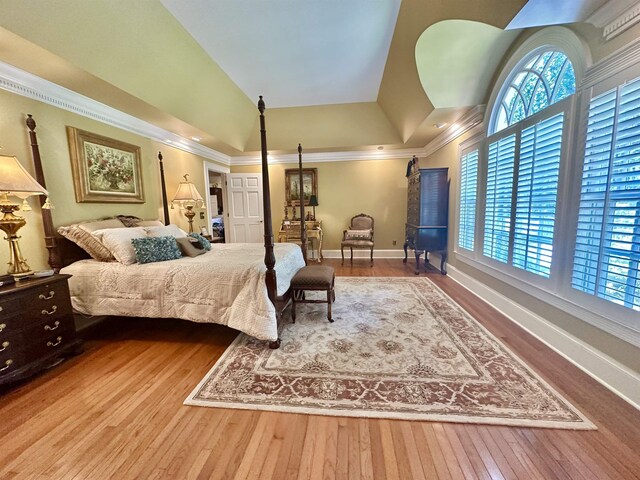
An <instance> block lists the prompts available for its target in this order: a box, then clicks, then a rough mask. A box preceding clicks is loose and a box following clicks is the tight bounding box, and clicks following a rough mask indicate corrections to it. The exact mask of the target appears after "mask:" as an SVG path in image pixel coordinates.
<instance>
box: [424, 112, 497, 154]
mask: <svg viewBox="0 0 640 480" xmlns="http://www.w3.org/2000/svg"><path fill="white" fill-rule="evenodd" d="M484 110H485V105H477V106H475V107H473V108H471V109H470V110H469V111H467V112H466V113H465V114H464V115H462V116H461V117H460V118H459V119H458V120H457V121H456V122H454V123H453V124H452V125H451V126H450V127H449V128H447V129H446V130H445V131H444V132H442V133H441V134H440V135H438V136H437V137H436V138H434V139H433V140H431V141H430V142H429V143H428V144H427V145H426V146H425V147H424V148H423V149H422V155H423V156H426V157H428V156H429V155H432V154H434V153H435V152H437V151H438V150H440V149H441V148H442V147H444V146H445V145H447V144H449V143H451V142H453V141H454V140H455V139H456V138H458V137H460V136H461V135H463V134H465V133H467V132H468V131H469V130H471V129H472V128H474V127H477V126H478V125H480V124H481V123H482V120H483V119H484Z"/></svg>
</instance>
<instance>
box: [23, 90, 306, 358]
mask: <svg viewBox="0 0 640 480" xmlns="http://www.w3.org/2000/svg"><path fill="white" fill-rule="evenodd" d="M258 110H259V112H260V140H261V158H262V188H263V208H264V266H262V267H261V266H260V265H258V264H257V262H256V261H255V260H256V252H257V250H256V246H257V245H258V244H230V245H224V246H222V245H221V246H217V245H216V247H215V248H214V249H213V250H214V251H213V252H207V255H202V256H200V257H197V258H198V259H199V260H196V259H194V258H187V257H184V258H182V259H180V260H172V261H168V262H160V264H147V265H138V264H135V265H122V264H117V262H98V261H96V260H89V255H88V254H87V252H85V251H84V250H83V249H81V248H80V247H78V246H77V245H76V244H74V243H73V242H71V241H70V240H67V239H66V238H64V237H62V236H60V235H58V234H57V232H56V230H55V228H54V226H53V221H52V219H51V217H50V212H48V211H43V223H44V230H45V243H46V247H47V249H48V251H49V264H50V266H51V267H52V268H53V269H54V270H55V271H56V272H59V271H60V270H61V269H63V272H64V273H69V274H71V275H73V277H71V279H70V287H71V290H72V292H71V295H72V301H73V302H74V308H75V309H77V310H79V311H80V312H81V313H88V314H91V315H128V316H145V317H146V316H150V317H163V316H164V317H173V316H175V317H176V318H183V319H187V320H191V321H199V322H207V321H209V322H212V323H222V324H225V325H229V326H231V327H233V328H237V329H239V330H241V331H243V332H246V333H248V334H249V335H252V336H255V337H257V338H261V339H264V340H269V341H270V346H271V348H278V347H279V346H280V339H279V338H278V336H277V326H278V323H279V321H280V319H281V317H282V314H283V312H284V310H285V309H286V308H287V306H289V304H290V303H291V295H292V292H291V289H290V288H289V283H290V280H291V278H292V277H293V275H294V274H295V273H296V271H297V270H298V269H299V268H301V267H302V266H304V265H305V264H306V260H307V259H306V243H307V242H306V226H305V222H301V225H300V227H301V232H300V238H301V243H302V245H301V247H302V248H301V251H299V250H297V248H298V247H297V246H295V249H296V250H295V251H293V249H292V247H294V245H292V244H279V245H278V246H275V248H274V238H273V221H272V212H271V192H270V183H269V169H268V161H267V139H266V128H265V116H264V111H265V104H264V101H263V100H262V96H260V100H259V102H258ZM27 126H28V128H29V135H30V139H31V148H32V153H33V159H34V163H35V169H36V174H37V176H38V177H37V179H38V181H39V182H41V184H42V185H44V183H45V182H44V174H43V171H42V161H41V158H40V152H39V146H38V142H37V139H36V133H35V127H36V124H35V121H34V120H33V118H31V115H29V117H28V119H27ZM158 159H159V162H160V164H159V165H160V169H161V175H162V177H164V168H163V165H162V154H160V153H159V154H158ZM298 169H299V173H300V182H299V184H300V198H303V191H302V146H301V145H298ZM162 180H163V181H162V183H163V185H162V189H163V199H162V200H163V210H164V217H165V223H166V222H167V220H168V206H167V199H166V194H165V193H164V178H163V179H162ZM301 209H304V205H303V202H301ZM114 213H119V212H114ZM301 214H302V215H304V212H301ZM240 248H244V249H245V252H244V255H243V256H240V255H238V253H237V251H238V249H240ZM233 258H235V259H236V262H237V268H239V269H243V270H241V271H234V270H233V268H234V265H232V264H231V263H232V262H233V260H230V259H233ZM203 259H206V260H203ZM276 260H278V265H276ZM207 261H213V262H216V263H215V269H216V272H217V275H218V277H216V278H217V279H218V280H219V281H220V284H221V289H218V290H220V292H221V293H220V292H218V291H217V290H215V288H214V286H212V287H211V290H205V289H203V288H200V289H198V288H194V287H193V286H192V285H189V284H188V282H189V281H191V282H193V284H196V285H198V286H199V285H200V284H201V283H203V277H202V275H205V272H207V268H210V267H208V266H207V264H206V262H207ZM259 263H262V262H259ZM161 264H164V265H161ZM149 265H151V266H149ZM265 268H266V270H265ZM198 272H200V274H201V277H197V274H198ZM209 272H211V270H209ZM132 275H137V276H139V277H133V278H135V281H132V280H131V279H130V278H129V277H131V276H132ZM256 275H258V276H259V278H262V279H263V281H262V283H259V282H257V281H256V280H255V278H257V277H256ZM128 278H129V280H127V279H128ZM139 278H145V279H146V280H144V281H142V280H140V281H138V279H139ZM207 278H208V280H209V283H215V282H213V281H211V273H209V277H207ZM229 278H231V280H228V279H229ZM176 279H181V280H179V281H180V282H182V283H180V285H179V286H178V287H176V286H175V285H174V284H173V283H171V282H178V280H176ZM186 279H189V280H186ZM233 279H235V283H234V281H233ZM227 280H228V282H227ZM127 281H128V283H127V284H126V286H123V287H121V288H122V289H123V290H126V294H127V295H128V297H129V298H125V297H126V296H127V295H124V296H121V297H119V298H108V297H105V296H103V295H105V293H104V292H103V291H102V290H100V289H101V288H104V285H103V284H104V283H105V282H106V283H109V282H111V284H110V285H109V286H108V287H107V288H108V289H110V292H111V294H112V295H114V294H115V293H114V291H117V290H118V282H125V283H126V282H127ZM145 282H146V283H145ZM225 282H227V283H228V284H226V283H225ZM204 283H207V282H206V281H204ZM246 284H251V285H252V286H251V288H253V289H254V290H253V292H254V293H253V295H249V296H253V297H256V298H258V300H256V302H257V304H256V305H255V306H254V305H244V304H243V305H240V306H238V305H237V303H233V302H234V301H236V298H235V297H234V298H231V297H233V296H234V295H237V298H240V299H242V301H243V302H244V301H249V302H250V303H251V302H252V301H253V300H248V298H249V296H248V294H247V293H248V292H247V291H246V288H245V287H246ZM145 285H148V286H149V289H148V291H144V290H141V289H142V288H144V286H145ZM136 288H137V289H138V290H136ZM216 288H217V287H216ZM185 289H186V290H189V294H194V295H195V296H196V297H198V298H196V300H192V298H191V297H192V296H193V295H189V298H186V297H185V296H184V295H182V296H180V295H179V294H178V293H176V292H180V291H184V290H185ZM191 290H195V292H192V291H191ZM260 290H262V292H264V293H263V294H262V295H261V294H260ZM74 293H78V295H74ZM83 295H84V296H83ZM209 295H211V296H212V297H213V298H209ZM216 295H220V296H221V297H220V298H218V297H216ZM263 295H264V297H265V299H268V302H269V303H270V305H271V306H272V307H269V306H268V305H265V304H264V303H260V297H261V296H263ZM127 300H128V302H129V303H126V302H127ZM214 304H215V307H214ZM218 304H221V305H222V307H219V306H218ZM244 307H247V308H244ZM198 308H199V309H198ZM216 308H218V310H216ZM219 308H224V310H220V309H219ZM237 310H241V311H242V314H241V315H240V317H241V319H240V320H239V321H238V320H234V319H233V318H235V317H233V315H234V312H235V311H237ZM274 310H275V311H274ZM219 311H223V312H224V315H223V316H224V318H209V317H211V316H214V314H215V312H219ZM229 312H231V313H229ZM253 312H256V314H255V315H256V318H258V319H257V320H256V322H258V323H260V322H262V324H264V325H262V326H261V327H260V328H253V326H252V325H249V323H248V320H247V317H248V316H250V315H251V314H252V313H253ZM269 312H270V313H269ZM230 319H231V320H230ZM267 324H268V325H267Z"/></svg>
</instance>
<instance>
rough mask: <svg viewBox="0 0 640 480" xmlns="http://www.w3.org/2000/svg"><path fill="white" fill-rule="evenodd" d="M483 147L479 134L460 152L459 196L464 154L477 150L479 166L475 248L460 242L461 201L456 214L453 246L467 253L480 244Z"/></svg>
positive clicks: (458, 250) (463, 145) (457, 250)
mask: <svg viewBox="0 0 640 480" xmlns="http://www.w3.org/2000/svg"><path fill="white" fill-rule="evenodd" d="M482 149H483V142H482V138H479V137H478V136H477V135H476V136H475V137H473V138H471V139H470V140H468V141H466V142H465V143H464V144H462V145H460V148H459V153H458V189H457V191H458V193H459V195H458V198H459V197H460V194H461V193H462V159H463V157H464V156H466V155H468V154H469V153H471V152H473V151H477V152H478V166H477V171H476V205H475V226H474V232H473V247H474V248H473V250H469V249H468V248H466V247H463V246H462V245H460V244H459V239H460V220H461V202H460V201H457V202H456V215H455V232H454V247H453V251H454V252H456V253H458V252H460V251H464V252H467V253H470V254H472V253H473V251H474V250H475V249H476V248H477V246H478V241H477V238H478V224H479V222H478V213H479V212H478V202H479V200H480V198H479V197H480V178H481V175H480V165H481V164H482V155H483V152H482Z"/></svg>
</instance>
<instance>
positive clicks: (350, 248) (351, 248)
mask: <svg viewBox="0 0 640 480" xmlns="http://www.w3.org/2000/svg"><path fill="white" fill-rule="evenodd" d="M349 250H351V265H353V247H349Z"/></svg>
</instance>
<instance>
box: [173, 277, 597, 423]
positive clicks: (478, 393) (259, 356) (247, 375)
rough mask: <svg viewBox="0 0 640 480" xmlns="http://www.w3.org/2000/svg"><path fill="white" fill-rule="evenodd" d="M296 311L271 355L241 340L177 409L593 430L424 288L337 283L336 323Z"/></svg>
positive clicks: (314, 307)
mask: <svg viewBox="0 0 640 480" xmlns="http://www.w3.org/2000/svg"><path fill="white" fill-rule="evenodd" d="M307 294H309V293H307ZM297 308H298V309H299V310H298V315H297V320H296V323H295V324H292V323H286V324H285V325H283V326H282V328H281V333H280V336H281V338H282V346H281V347H280V349H278V350H271V349H270V348H269V347H268V345H267V343H266V342H262V341H259V340H255V339H253V338H251V337H248V336H246V335H243V334H240V335H239V336H238V337H237V338H236V339H235V341H234V342H233V343H232V344H231V346H229V348H228V349H227V350H226V352H225V353H224V354H223V356H222V357H221V358H220V360H219V361H218V362H217V363H216V364H215V365H214V367H213V368H212V369H211V370H210V371H209V373H208V374H207V375H206V377H205V378H204V380H202V382H200V384H199V385H198V386H197V387H196V389H195V390H194V391H193V392H192V393H191V395H189V398H187V400H186V401H185V404H186V405H200V406H206V407H221V408H241V409H252V410H271V411H280V412H296V413H308V414H317V415H338V416H352V417H372V418H395V419H403V420H434V421H450V422H466V423H487V424H497V425H517V426H530V427H549V428H568V429H595V426H594V425H593V424H592V423H591V422H590V421H589V420H587V419H586V418H585V417H584V416H583V415H582V414H581V413H580V412H579V411H578V410H577V409H576V408H575V407H574V406H572V405H571V404H570V403H569V402H568V401H567V400H566V399H564V398H563V397H562V396H561V395H560V394H559V393H558V392H556V391H555V390H554V389H553V388H552V387H551V386H550V385H548V384H547V383H546V382H545V381H544V380H542V379H541V378H540V377H539V376H538V375H536V374H535V373H534V372H533V371H532V370H531V369H529V368H528V367H527V366H526V365H525V364H524V363H523V362H522V361H521V360H520V359H519V358H517V357H516V356H515V355H514V354H513V353H512V352H511V351H509V350H508V349H507V348H506V347H505V346H504V345H503V344H502V343H501V342H500V341H499V340H498V339H497V338H496V337H494V336H493V335H492V334H491V333H489V332H488V331H487V330H486V329H485V328H484V327H482V326H481V325H480V324H479V323H478V322H477V321H476V320H474V319H473V318H472V317H471V316H470V315H469V314H468V313H467V312H466V311H464V310H463V309H462V308H461V307H460V306H459V305H458V304H456V303H455V302H454V301H453V300H451V298H449V297H448V296H447V295H446V294H445V293H444V292H442V291H441V290H440V289H439V288H438V287H437V286H435V285H434V284H433V283H432V282H431V281H430V280H428V279H427V278H424V277H422V278H407V277H392V278H372V277H369V278H348V277H338V278H336V302H335V303H334V305H333V318H334V320H335V322H334V323H329V322H328V321H327V316H326V305H322V304H303V305H299V306H298V307H297ZM289 322H290V320H289Z"/></svg>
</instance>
